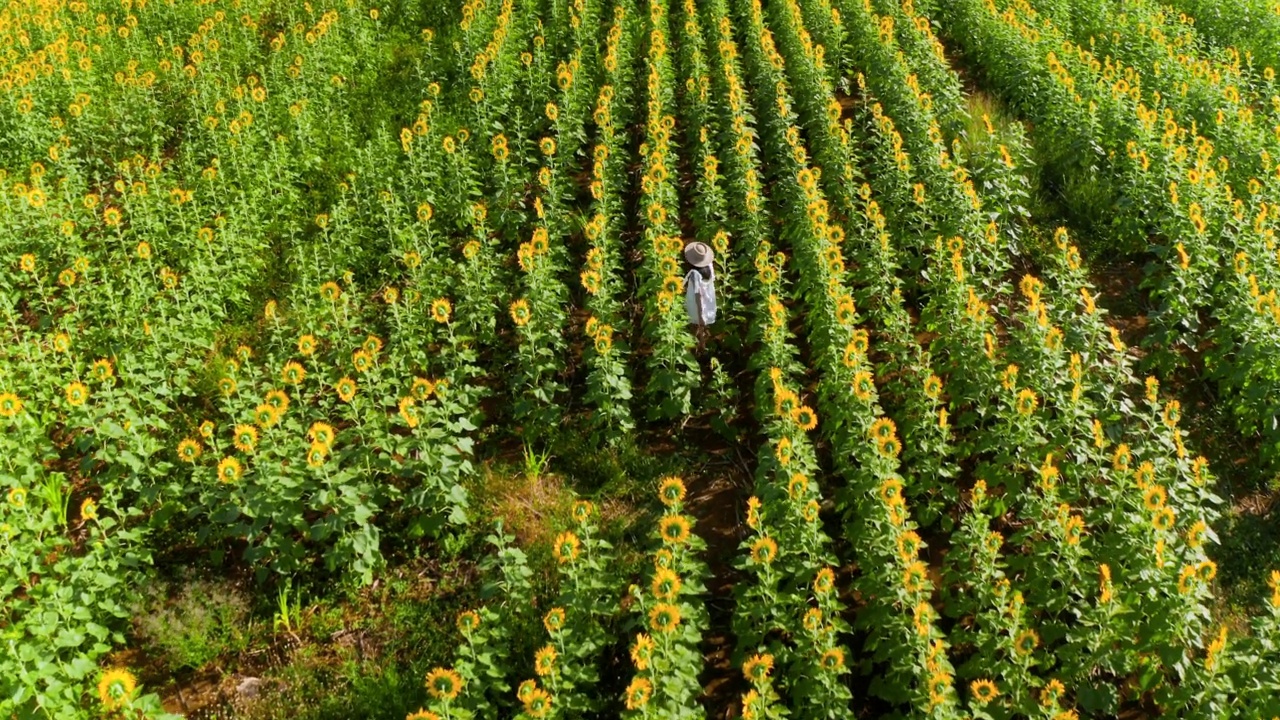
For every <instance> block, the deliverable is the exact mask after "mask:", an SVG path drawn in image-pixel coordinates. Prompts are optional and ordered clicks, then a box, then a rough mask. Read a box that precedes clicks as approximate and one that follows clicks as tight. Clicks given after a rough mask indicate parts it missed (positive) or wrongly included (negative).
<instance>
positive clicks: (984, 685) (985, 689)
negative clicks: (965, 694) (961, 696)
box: [969, 679, 1000, 705]
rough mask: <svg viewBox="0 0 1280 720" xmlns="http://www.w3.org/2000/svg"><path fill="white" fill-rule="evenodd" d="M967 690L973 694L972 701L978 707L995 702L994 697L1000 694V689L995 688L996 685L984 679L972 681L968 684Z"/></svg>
mask: <svg viewBox="0 0 1280 720" xmlns="http://www.w3.org/2000/svg"><path fill="white" fill-rule="evenodd" d="M969 690H970V692H972V693H973V699H974V700H975V701H976V702H977V703H978V704H979V705H986V704H987V703H989V702H991V701H992V700H995V699H996V696H997V695H999V694H1000V689H999V688H997V687H996V684H995V683H993V682H991V681H990V680H985V679H983V680H974V681H973V682H971V683H969Z"/></svg>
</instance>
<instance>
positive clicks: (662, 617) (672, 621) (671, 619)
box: [649, 603, 680, 633]
mask: <svg viewBox="0 0 1280 720" xmlns="http://www.w3.org/2000/svg"><path fill="white" fill-rule="evenodd" d="M679 625H680V608H679V607H677V606H675V605H672V604H670V603H658V604H656V605H654V606H653V609H652V610H650V611H649V628H650V629H651V630H653V631H654V632H658V633H669V632H672V631H674V630H675V629H676V628H677V627H679Z"/></svg>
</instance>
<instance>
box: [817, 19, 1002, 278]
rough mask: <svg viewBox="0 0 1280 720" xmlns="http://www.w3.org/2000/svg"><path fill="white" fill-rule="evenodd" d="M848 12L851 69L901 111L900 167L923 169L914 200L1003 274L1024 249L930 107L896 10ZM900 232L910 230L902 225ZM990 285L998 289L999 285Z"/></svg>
mask: <svg viewBox="0 0 1280 720" xmlns="http://www.w3.org/2000/svg"><path fill="white" fill-rule="evenodd" d="M842 17H843V18H844V24H845V28H846V32H847V33H848V34H849V38H850V48H851V49H850V52H849V57H848V58H847V65H846V67H845V68H844V69H845V72H846V74H852V73H851V72H850V71H851V70H852V69H856V70H857V72H859V73H861V77H862V78H863V79H864V81H865V83H866V84H867V85H868V86H869V88H870V89H871V91H872V92H874V93H875V94H876V95H877V97H879V98H880V100H881V102H883V103H884V104H885V105H887V106H888V107H890V108H891V109H893V110H895V111H897V112H896V114H894V116H893V121H894V123H895V128H894V132H896V133H898V134H899V136H900V137H901V141H902V146H901V147H895V165H896V167H897V170H898V172H899V173H903V174H906V173H914V174H915V175H917V180H916V182H915V183H914V184H913V186H912V200H913V201H914V203H915V204H917V205H922V206H927V207H929V208H930V209H931V212H932V215H933V221H934V222H933V225H932V226H931V228H930V230H931V231H932V232H933V234H935V235H937V234H940V235H942V236H944V237H960V238H962V239H963V240H964V241H965V243H966V244H967V245H968V246H969V248H970V255H971V256H972V259H971V260H970V262H971V263H972V264H973V265H974V266H975V267H977V268H980V269H982V270H983V275H982V276H983V277H999V276H1000V274H1001V272H1002V271H1004V270H1007V269H1008V268H1009V267H1010V255H1011V254H1012V253H1016V251H1017V248H1016V247H1015V246H1014V244H1013V242H1012V241H1013V238H1008V237H1004V238H1002V237H1000V236H999V234H998V233H997V232H996V226H995V225H994V224H993V222H992V221H991V219H990V218H988V216H987V212H986V211H985V209H984V207H983V204H982V200H981V198H980V196H979V195H978V192H977V190H976V187H975V185H974V182H973V178H972V177H971V176H970V173H969V171H968V170H967V169H966V168H965V166H964V165H963V164H962V163H961V162H960V160H959V159H957V158H956V157H954V156H953V155H952V154H951V152H950V150H949V149H948V147H947V145H946V140H945V138H944V136H943V133H942V127H941V125H940V124H939V123H938V121H937V119H936V116H932V113H931V112H930V111H929V110H928V109H927V107H931V106H932V100H931V98H930V97H927V96H925V95H924V94H923V91H922V89H921V85H920V82H919V79H918V75H917V74H916V73H914V72H911V69H910V68H909V67H908V66H907V65H906V63H905V62H904V61H901V60H899V58H898V56H897V54H896V53H897V52H898V50H897V41H896V35H895V31H894V28H895V26H896V25H898V24H899V23H898V22H897V21H896V20H895V16H894V15H884V16H881V15H877V14H876V13H875V12H874V10H873V9H872V8H871V6H870V5H869V4H867V3H863V2H853V1H852V0H849V1H848V2H844V3H843V13H842ZM860 89H861V88H860ZM922 97H923V98H924V100H923V105H922V103H921V98H922ZM930 116H932V117H930ZM897 142H898V141H896V140H895V145H896V143H897ZM924 148H928V151H923V150H924ZM911 150H914V151H915V154H914V156H913V157H912V158H911V159H912V160H914V161H915V162H916V163H917V164H921V165H922V166H921V167H915V166H913V165H911V164H910V162H909V161H908V159H907V153H908V151H911ZM893 216H894V217H896V216H897V214H896V213H895V214H894V215H893ZM894 230H895V231H896V234H903V233H902V230H903V228H901V227H897V228H894ZM908 236H909V235H908ZM928 238H929V235H928V234H926V235H924V236H923V237H922V239H921V242H920V244H919V246H918V247H917V248H916V249H917V251H918V252H917V253H916V254H914V255H912V256H908V260H909V262H910V263H911V264H910V265H909V267H911V268H912V269H914V270H919V268H920V266H921V264H922V256H923V251H925V250H927V248H928V243H929V240H928ZM985 289H986V290H987V291H989V292H996V291H998V286H992V287H989V288H985Z"/></svg>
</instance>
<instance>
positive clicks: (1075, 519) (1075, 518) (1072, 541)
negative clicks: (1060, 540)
mask: <svg viewBox="0 0 1280 720" xmlns="http://www.w3.org/2000/svg"><path fill="white" fill-rule="evenodd" d="M1062 533H1063V535H1064V536H1065V537H1066V541H1067V544H1068V545H1079V544H1080V536H1082V535H1084V518H1082V517H1080V516H1079V515H1072V516H1071V517H1069V518H1067V519H1066V522H1064V523H1063V524H1062Z"/></svg>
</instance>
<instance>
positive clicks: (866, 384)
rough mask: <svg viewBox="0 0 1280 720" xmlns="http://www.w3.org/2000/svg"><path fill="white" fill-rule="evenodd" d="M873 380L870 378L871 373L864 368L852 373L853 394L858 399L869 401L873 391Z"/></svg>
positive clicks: (874, 387)
mask: <svg viewBox="0 0 1280 720" xmlns="http://www.w3.org/2000/svg"><path fill="white" fill-rule="evenodd" d="M875 390H876V385H875V381H874V380H872V379H871V373H869V372H867V371H866V370H859V371H858V372H856V373H854V375H853V395H854V397H856V398H858V400H860V401H862V402H864V403H869V402H871V398H872V395H873V394H874V393H875Z"/></svg>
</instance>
